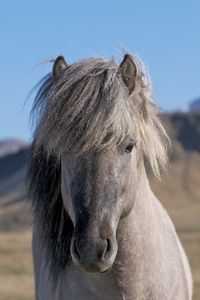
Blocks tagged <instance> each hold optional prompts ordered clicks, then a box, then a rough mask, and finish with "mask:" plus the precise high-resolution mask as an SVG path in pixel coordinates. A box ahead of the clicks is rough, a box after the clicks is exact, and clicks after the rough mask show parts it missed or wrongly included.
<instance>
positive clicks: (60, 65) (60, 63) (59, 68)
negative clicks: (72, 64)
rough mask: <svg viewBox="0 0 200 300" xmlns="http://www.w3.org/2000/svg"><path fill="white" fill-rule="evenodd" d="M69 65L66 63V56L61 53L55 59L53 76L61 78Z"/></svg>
mask: <svg viewBox="0 0 200 300" xmlns="http://www.w3.org/2000/svg"><path fill="white" fill-rule="evenodd" d="M67 67H68V64H67V63H66V61H65V59H64V56H62V55H59V56H57V57H56V59H55V60H54V64H53V71H52V73H53V77H54V78H56V79H57V78H59V77H60V76H61V75H62V72H63V71H64V70H65V69H66V68H67Z"/></svg>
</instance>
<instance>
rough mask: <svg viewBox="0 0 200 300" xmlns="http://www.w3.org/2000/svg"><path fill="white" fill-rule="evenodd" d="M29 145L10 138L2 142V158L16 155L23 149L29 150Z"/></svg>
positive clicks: (0, 151)
mask: <svg viewBox="0 0 200 300" xmlns="http://www.w3.org/2000/svg"><path fill="white" fill-rule="evenodd" d="M28 147H29V144H28V143H27V142H25V141H23V140H20V139H15V138H10V139H3V140H1V141H0V157H4V156H7V155H10V154H13V153H16V152H18V151H20V150H22V149H27V148H28Z"/></svg>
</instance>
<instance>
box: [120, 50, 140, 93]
mask: <svg viewBox="0 0 200 300" xmlns="http://www.w3.org/2000/svg"><path fill="white" fill-rule="evenodd" d="M137 72H138V68H137V65H136V63H135V62H134V60H133V57H132V56H131V55H130V54H126V55H125V56H124V59H123V61H122V63H121V64H120V66H119V70H118V73H119V74H120V76H121V78H122V80H123V82H124V84H125V86H126V87H127V88H128V91H129V95H131V94H132V92H133V91H134V89H135V82H136V76H137Z"/></svg>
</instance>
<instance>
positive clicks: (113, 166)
mask: <svg viewBox="0 0 200 300" xmlns="http://www.w3.org/2000/svg"><path fill="white" fill-rule="evenodd" d="M31 116H32V118H33V121H34V124H35V131H34V136H33V142H32V147H31V154H30V161H29V171H28V190H29V195H30V197H31V199H32V208H33V242H32V249H33V261H34V273H35V293H36V299H37V300H46V299H48V300H58V299H59V300H79V299H81V300H84V299H86V300H90V299H91V300H102V299H103V300H111V299H112V300H161V299H162V300H172V299H173V300H175V299H176V300H190V299H192V276H191V271H190V267H189V263H188V260H187V257H186V255H185V252H184V250H183V247H182V245H181V242H180V241H179V238H178V236H177V234H176V231H175V228H174V225H173V224H172V221H171V220H170V218H169V216H168V214H167V212H166V210H165V209H164V208H163V207H162V205H161V203H160V202H159V200H158V199H157V198H156V196H155V195H154V194H153V192H152V190H151V187H150V184H149V181H148V173H149V172H152V174H153V175H155V177H156V178H160V176H161V174H162V172H163V171H164V170H166V167H167V164H168V160H169V159H168V157H169V155H168V154H169V151H168V150H169V147H170V146H169V145H170V141H169V138H168V135H167V133H166V131H165V129H164V127H163V125H162V123H161V121H160V118H159V109H158V106H157V105H156V104H155V103H154V102H153V100H152V97H151V81H150V79H149V76H148V73H147V71H146V69H145V67H144V65H143V63H142V61H140V60H139V59H138V58H136V57H135V56H134V55H132V54H130V53H126V54H125V55H124V57H123V59H122V62H121V63H120V64H118V63H116V62H115V61H114V59H113V60H105V59H103V58H87V59H83V60H80V61H78V62H75V63H73V64H69V63H67V62H66V61H65V59H64V57H63V56H58V57H57V58H56V59H55V60H54V62H53V68H52V71H51V72H50V73H49V74H48V75H46V76H45V77H44V78H43V79H42V80H41V81H40V82H39V87H38V90H37V93H36V96H35V100H34V104H33V108H32V112H31Z"/></svg>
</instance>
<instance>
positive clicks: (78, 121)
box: [28, 58, 169, 274]
mask: <svg viewBox="0 0 200 300" xmlns="http://www.w3.org/2000/svg"><path fill="white" fill-rule="evenodd" d="M133 59H135V58H133ZM136 64H137V65H138V75H137V78H136V87H135V90H134V92H133V94H132V95H131V96H130V97H129V96H128V92H127V89H126V87H125V85H124V83H123V82H122V79H121V77H120V76H119V74H118V65H117V64H116V63H115V62H114V61H105V60H103V59H101V58H91V59H86V60H81V61H79V62H77V63H75V64H72V65H71V66H69V67H68V68H67V69H66V70H65V71H64V72H63V74H62V76H61V78H59V79H58V80H54V78H53V76H52V74H48V75H47V76H46V77H45V78H44V79H43V80H42V81H41V82H40V83H39V89H38V92H37V95H36V98H35V102H34V105H33V109H32V116H33V118H34V119H35V125H36V129H35V134H34V140H33V145H32V152H31V157H30V166H29V174H28V175H29V176H28V180H29V192H30V195H31V198H32V199H33V202H32V203H33V211H34V222H35V223H37V224H38V225H39V226H40V227H41V228H42V239H43V241H44V246H45V247H46V249H47V253H48V254H49V262H50V264H51V267H52V270H53V272H54V274H58V273H59V272H60V271H61V270H63V269H64V268H65V266H66V264H67V263H68V262H69V260H70V250H69V249H70V241H71V236H72V232H73V225H72V222H71V220H70V219H69V217H68V215H67V212H66V210H65V209H64V206H63V202H62V196H61V190H60V176H61V174H60V157H61V155H63V154H64V153H69V152H74V154H76V155H77V154H79V153H82V152H84V151H91V150H92V149H96V150H98V149H103V148H105V147H111V148H112V147H116V145H118V144H120V143H122V142H123V141H124V140H125V139H126V138H127V137H129V136H134V137H135V138H138V140H139V141H140V144H141V149H142V153H143V157H144V158H145V159H146V160H147V161H148V165H149V166H150V167H151V169H152V171H153V174H154V175H155V176H157V177H159V175H160V169H161V168H163V169H164V168H165V166H166V163H167V147H168V144H169V140H168V137H167V135H166V133H165V130H164V128H163V126H162V124H161V122H160V120H159V118H158V116H157V115H158V109H157V107H156V105H155V104H154V103H153V102H152V101H151V84H150V81H149V78H148V76H147V75H146V72H145V70H144V68H143V66H142V64H141V63H139V62H138V61H136Z"/></svg>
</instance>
